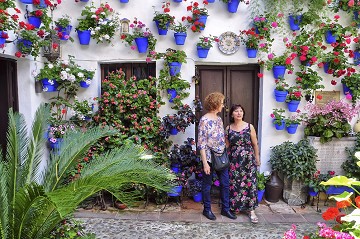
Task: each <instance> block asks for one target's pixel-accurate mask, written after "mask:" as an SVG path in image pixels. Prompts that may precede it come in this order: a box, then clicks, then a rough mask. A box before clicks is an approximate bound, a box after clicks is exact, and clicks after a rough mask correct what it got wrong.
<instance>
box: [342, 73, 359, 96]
mask: <svg viewBox="0 0 360 239" xmlns="http://www.w3.org/2000/svg"><path fill="white" fill-rule="evenodd" d="M341 83H342V84H343V90H344V94H345V95H347V94H350V95H351V101H352V102H353V103H356V101H357V100H358V99H359V98H360V74H359V73H353V74H349V75H346V76H344V77H343V78H342V79H341Z"/></svg>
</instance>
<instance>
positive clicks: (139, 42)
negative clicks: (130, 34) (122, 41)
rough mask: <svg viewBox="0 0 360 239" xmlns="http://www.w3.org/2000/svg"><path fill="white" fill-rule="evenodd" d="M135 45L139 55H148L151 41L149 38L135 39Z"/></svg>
mask: <svg viewBox="0 0 360 239" xmlns="http://www.w3.org/2000/svg"><path fill="white" fill-rule="evenodd" d="M135 43H136V46H137V49H138V51H139V53H146V51H147V49H148V46H149V39H148V38H147V37H138V38H135Z"/></svg>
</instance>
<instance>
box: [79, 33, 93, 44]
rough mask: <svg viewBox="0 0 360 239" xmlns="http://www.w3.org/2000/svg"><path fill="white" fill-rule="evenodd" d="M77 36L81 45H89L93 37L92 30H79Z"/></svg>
mask: <svg viewBox="0 0 360 239" xmlns="http://www.w3.org/2000/svg"><path fill="white" fill-rule="evenodd" d="M77 34H78V37H79V42H80V45H89V43H90V36H91V31H90V30H85V31H80V30H77Z"/></svg>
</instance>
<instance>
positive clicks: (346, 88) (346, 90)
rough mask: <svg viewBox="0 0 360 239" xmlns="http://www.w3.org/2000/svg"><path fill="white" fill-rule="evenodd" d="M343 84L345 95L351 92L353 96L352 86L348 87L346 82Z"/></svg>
mask: <svg viewBox="0 0 360 239" xmlns="http://www.w3.org/2000/svg"><path fill="white" fill-rule="evenodd" d="M342 86H343V91H344V95H347V94H350V95H351V96H352V92H351V90H350V88H349V87H347V85H346V84H344V83H343V84H342Z"/></svg>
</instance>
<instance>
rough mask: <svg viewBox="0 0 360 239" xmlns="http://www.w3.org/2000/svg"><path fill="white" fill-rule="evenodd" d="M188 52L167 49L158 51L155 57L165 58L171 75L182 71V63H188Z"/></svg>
mask: <svg viewBox="0 0 360 239" xmlns="http://www.w3.org/2000/svg"><path fill="white" fill-rule="evenodd" d="M186 57H187V56H186V53H185V51H183V50H175V49H172V48H168V49H166V52H165V53H157V54H156V55H155V59H160V58H162V59H164V60H165V64H167V65H168V66H169V68H170V76H175V75H177V74H179V73H180V70H181V65H182V63H186Z"/></svg>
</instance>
